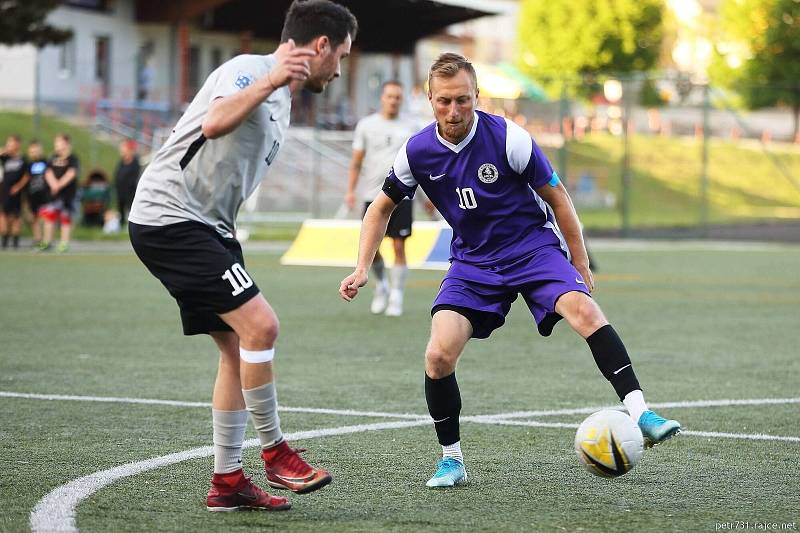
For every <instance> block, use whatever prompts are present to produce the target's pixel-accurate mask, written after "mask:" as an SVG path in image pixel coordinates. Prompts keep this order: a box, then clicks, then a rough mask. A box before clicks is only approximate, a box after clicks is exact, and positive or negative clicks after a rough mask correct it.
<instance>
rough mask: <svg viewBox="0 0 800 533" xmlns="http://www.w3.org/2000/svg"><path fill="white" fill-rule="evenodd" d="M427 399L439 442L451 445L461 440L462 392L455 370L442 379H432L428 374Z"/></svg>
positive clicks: (426, 383)
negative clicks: (459, 388)
mask: <svg viewBox="0 0 800 533" xmlns="http://www.w3.org/2000/svg"><path fill="white" fill-rule="evenodd" d="M425 400H426V401H427V402H428V412H429V413H430V414H431V418H433V425H434V426H435V427H436V436H437V437H438V438H439V444H441V445H442V446H449V445H451V444H455V443H456V442H458V441H459V440H461V436H460V435H459V428H458V416H459V414H460V413H461V393H460V392H459V390H458V382H457V381H456V374H455V372H453V373H452V374H450V375H449V376H445V377H443V378H441V379H431V378H429V377H428V375H427V374H426V375H425Z"/></svg>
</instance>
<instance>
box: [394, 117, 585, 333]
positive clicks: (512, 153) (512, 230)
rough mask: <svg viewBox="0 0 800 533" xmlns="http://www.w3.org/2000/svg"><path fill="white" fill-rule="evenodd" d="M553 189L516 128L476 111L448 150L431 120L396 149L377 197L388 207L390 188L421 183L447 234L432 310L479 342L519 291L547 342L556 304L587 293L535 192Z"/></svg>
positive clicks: (538, 156) (540, 158)
mask: <svg viewBox="0 0 800 533" xmlns="http://www.w3.org/2000/svg"><path fill="white" fill-rule="evenodd" d="M558 183H559V178H558V175H557V174H556V172H555V171H554V170H553V167H552V166H551V165H550V162H549V161H548V160H547V158H546V157H545V155H544V154H543V153H542V151H541V149H540V148H539V147H538V146H537V145H536V143H535V142H534V141H533V139H532V138H531V136H530V135H529V134H528V133H527V132H526V131H525V130H523V129H522V128H521V127H519V126H518V125H516V124H514V123H513V122H511V121H509V120H507V119H504V118H502V117H498V116H495V115H490V114H488V113H483V112H481V111H476V113H475V120H474V121H473V124H472V129H471V130H470V132H469V134H468V135H467V137H465V138H464V140H463V141H461V142H460V143H459V144H458V145H454V144H452V143H449V142H448V141H446V140H445V139H443V138H442V137H441V135H439V132H438V130H437V127H436V123H433V124H431V125H430V126H428V127H426V128H425V129H423V130H422V131H420V132H419V133H417V134H416V135H414V136H413V137H411V138H410V139H409V140H408V141H407V142H406V144H405V146H403V147H402V148H401V149H400V152H399V153H398V155H397V158H396V159H395V162H394V166H393V168H392V170H391V171H390V173H389V176H388V178H387V183H386V185H385V187H384V190H385V191H386V192H387V194H390V196H392V197H393V198H394V199H395V201H397V200H398V199H399V198H397V197H399V196H401V195H400V194H396V192H397V191H398V190H399V191H400V192H401V193H402V194H405V195H406V196H408V197H409V198H412V197H413V196H414V193H415V191H416V188H417V186H421V187H422V189H423V190H424V191H425V194H427V195H428V198H430V200H431V202H433V204H434V205H435V206H436V207H437V209H438V210H439V212H440V213H441V214H442V216H443V217H444V218H445V220H446V221H447V222H448V223H449V224H450V226H451V227H452V228H453V240H452V242H451V244H450V255H451V266H450V269H449V270H448V272H447V275H446V276H445V278H444V280H443V281H442V285H441V287H440V289H439V294H438V295H437V297H436V301H435V302H434V305H433V312H434V313H435V312H436V311H437V310H441V309H451V310H455V311H457V312H460V313H462V314H464V315H465V316H467V318H468V319H469V320H470V322H471V323H472V326H473V335H472V336H473V337H476V338H486V337H488V336H489V335H490V334H491V332H492V331H493V330H494V329H496V328H498V327H500V326H501V325H502V324H503V323H504V321H505V316H506V314H507V313H508V311H509V309H510V308H511V304H512V303H513V302H514V300H516V299H517V296H518V295H519V294H522V297H523V298H524V299H525V302H526V303H527V305H528V308H529V309H530V311H531V314H532V315H533V317H534V319H535V320H536V323H537V325H538V329H539V333H541V334H542V335H544V336H547V335H550V333H551V331H552V329H553V326H554V325H555V324H556V322H558V320H560V319H561V316H560V315H558V314H557V313H556V312H555V305H556V302H557V301H558V298H560V297H561V295H563V294H565V293H567V292H571V291H579V292H584V293H586V294H588V291H587V289H586V285H585V283H584V280H583V278H582V277H581V275H580V273H578V271H577V270H576V269H575V267H573V266H572V264H571V263H570V262H569V250H568V248H567V245H566V242H565V241H564V238H563V236H562V234H561V231H560V230H559V228H558V225H557V224H556V221H555V217H554V215H553V211H552V209H551V208H550V206H549V205H548V204H547V203H546V202H545V201H544V200H543V199H542V198H541V197H540V196H539V195H538V194H536V192H535V189H538V188H540V187H542V186H545V185H548V184H549V185H550V186H554V187H555V186H557V185H558ZM465 309H466V310H468V311H469V312H467V313H465V311H464V310H465Z"/></svg>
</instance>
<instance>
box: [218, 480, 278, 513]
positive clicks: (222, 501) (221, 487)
mask: <svg viewBox="0 0 800 533" xmlns="http://www.w3.org/2000/svg"><path fill="white" fill-rule="evenodd" d="M291 507H292V505H291V504H290V503H289V500H287V499H286V498H280V497H278V496H271V495H269V494H267V493H266V492H264V491H263V490H261V489H260V488H258V487H257V486H256V485H254V484H253V482H252V481H250V478H249V477H246V476H245V475H244V472H243V471H242V470H237V471H236V472H231V473H230V474H214V477H213V478H211V489H210V490H209V491H208V498H207V499H206V508H207V509H208V510H209V511H251V510H252V511H287V510H289V509H290V508H291Z"/></svg>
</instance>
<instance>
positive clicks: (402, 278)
mask: <svg viewBox="0 0 800 533" xmlns="http://www.w3.org/2000/svg"><path fill="white" fill-rule="evenodd" d="M407 276H408V267H407V266H406V265H395V266H393V267H392V271H391V272H390V273H389V277H390V278H391V281H392V290H396V291H400V293H402V292H403V290H404V289H405V288H406V277H407Z"/></svg>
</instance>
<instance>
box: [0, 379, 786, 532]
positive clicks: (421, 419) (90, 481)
mask: <svg viewBox="0 0 800 533" xmlns="http://www.w3.org/2000/svg"><path fill="white" fill-rule="evenodd" d="M0 397H10V398H28V399H44V400H76V401H100V402H122V403H141V404H155V405H171V406H181V407H208V406H209V405H208V404H206V403H202V402H178V401H172V400H146V399H144V400H142V399H136V398H109V397H92V396H63V395H42V394H26V393H11V392H2V391H0ZM786 403H800V399H798V398H788V399H777V398H767V399H761V400H704V401H696V402H671V403H663V404H651V406H652V407H713V406H730V405H765V404H786ZM613 408H618V407H617V406H615V407H613ZM598 409H600V408H598V407H587V408H580V409H559V410H548V411H518V412H514V413H498V414H496V415H486V416H465V417H462V421H464V422H474V423H479V424H492V425H509V426H529V427H551V428H568V429H574V428H576V427H577V426H578V425H577V424H570V423H560V422H539V421H535V420H512V418H519V417H523V416H534V415H535V414H538V415H540V416H541V415H546V416H555V415H561V414H583V413H591V412H594V411H596V410H598ZM287 410H288V409H287ZM291 410H294V411H296V412H314V413H329V414H348V415H351V416H386V417H402V418H413V420H407V421H396V422H382V423H376V424H360V425H353V426H341V427H335V428H327V429H319V430H311V431H304V432H297V433H290V434H287V435H286V438H287V439H290V440H303V439H314V438H320V437H326V436H332V435H344V434H349V433H361V432H365V431H379V430H386V429H399V428H407V427H414V426H424V425H429V424H431V420H430V418H428V417H425V416H421V415H420V416H417V415H408V414H395V413H379V412H372V411H347V410H343V411H339V410H334V409H316V408H310V409H306V408H291ZM683 433H684V434H685V435H693V436H699V437H715V438H732V439H748V440H773V441H789V442H800V437H784V436H776V435H766V434H743V433H721V432H709V431H684V432H683ZM258 444H259V441H258V439H250V440H248V441H245V443H244V446H245V447H252V446H256V445H258ZM213 453H214V450H213V447H211V446H204V447H200V448H194V449H191V450H186V451H183V452H177V453H174V454H170V455H165V456H162V457H154V458H152V459H147V460H144V461H139V462H136V463H129V464H125V465H120V466H117V467H114V468H110V469H107V470H103V471H101V472H96V473H94V474H90V475H88V476H84V477H81V478H78V479H76V480H74V481H71V482H69V483H67V484H65V485H61V486H60V487H57V488H56V489H54V490H53V491H51V492H50V493H48V494H47V495H46V496H45V497H44V498H42V499H41V500H40V501H39V503H37V504H36V507H35V508H34V509H33V511H32V512H31V519H30V524H31V530H32V531H33V532H34V533H40V532H45V531H68V532H77V527H76V525H75V512H76V507H77V505H78V504H79V503H80V502H81V501H83V500H84V499H86V498H88V497H89V496H91V495H92V494H94V493H95V492H97V491H98V490H100V489H102V488H103V487H105V486H107V485H109V484H111V483H113V482H114V481H116V480H118V479H121V478H124V477H129V476H133V475H136V474H140V473H142V472H146V471H149V470H153V469H156V468H159V467H162V466H167V465H171V464H175V463H179V462H182V461H187V460H189V459H195V458H201V457H208V456H210V455H213Z"/></svg>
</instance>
